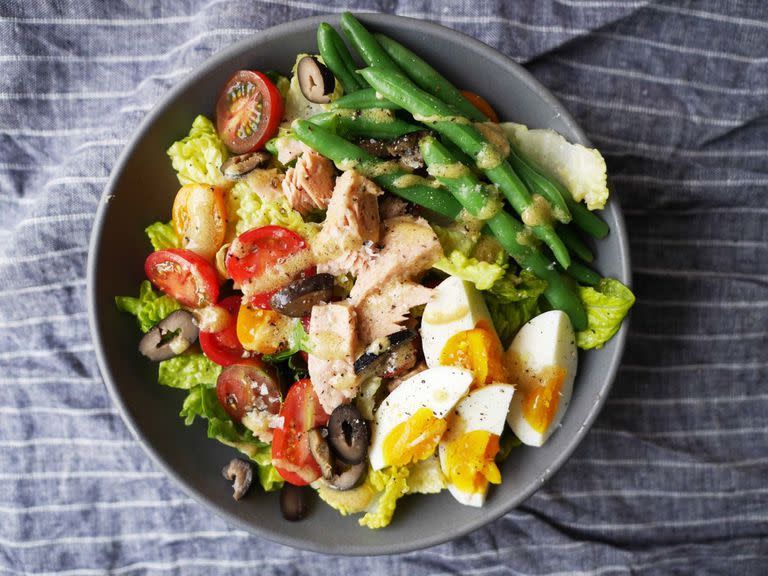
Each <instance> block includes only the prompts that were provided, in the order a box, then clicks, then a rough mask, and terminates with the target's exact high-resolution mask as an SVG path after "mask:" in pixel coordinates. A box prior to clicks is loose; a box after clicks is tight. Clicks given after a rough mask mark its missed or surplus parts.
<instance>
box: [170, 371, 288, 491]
mask: <svg viewBox="0 0 768 576" xmlns="http://www.w3.org/2000/svg"><path fill="white" fill-rule="evenodd" d="M179 415H180V416H181V417H182V418H184V423H185V424H186V425H187V426H189V425H191V424H192V423H193V422H194V421H195V418H197V417H200V418H203V419H205V420H207V421H208V438H214V439H216V440H218V441H219V442H221V443H222V444H226V445H227V446H232V447H233V448H236V449H238V450H239V451H240V452H242V453H243V454H245V455H246V456H248V458H250V459H251V461H253V462H254V463H255V464H256V467H257V469H258V477H259V481H260V482H261V485H262V487H263V488H264V490H266V491H268V492H269V491H272V490H277V489H278V488H280V487H281V486H282V484H283V480H282V478H281V477H280V475H279V474H278V473H277V470H275V467H274V466H272V451H271V447H270V445H269V444H265V443H264V442H260V441H259V440H256V439H255V438H254V437H253V434H252V433H251V431H250V430H248V429H247V428H244V427H242V426H238V425H237V424H235V423H234V422H233V421H232V419H231V418H230V417H229V415H228V414H227V413H226V411H225V410H224V408H222V406H221V404H220V403H219V400H218V398H217V397H216V388H215V387H214V388H211V387H208V386H206V385H204V384H199V385H197V386H194V387H193V388H191V389H190V390H189V394H188V395H187V398H186V399H185V400H184V405H183V406H182V409H181V412H180V414H179Z"/></svg>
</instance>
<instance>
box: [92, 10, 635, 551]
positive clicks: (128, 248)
mask: <svg viewBox="0 0 768 576" xmlns="http://www.w3.org/2000/svg"><path fill="white" fill-rule="evenodd" d="M322 20H325V21H329V22H331V23H333V24H337V23H338V18H337V17H336V16H328V17H326V18H310V19H305V20H300V21H296V22H292V23H289V24H285V25H282V26H278V27H276V28H272V29H269V30H266V31H264V32H261V33H258V34H254V36H253V38H251V39H248V40H245V41H243V42H240V43H239V44H237V45H235V46H233V47H232V48H230V49H228V50H226V51H225V52H223V53H221V54H219V55H217V56H215V57H213V58H212V59H210V60H209V61H207V62H206V63H205V64H204V65H203V66H201V67H200V69H198V70H197V71H196V72H194V73H193V74H191V75H190V77H189V78H187V79H186V80H185V81H183V82H182V83H181V84H180V85H179V86H177V87H176V88H174V90H173V91H171V92H170V93H169V94H168V95H167V96H166V98H164V99H163V101H162V102H161V103H160V104H159V105H158V106H157V107H156V108H155V109H154V110H153V112H152V113H150V114H149V115H148V117H147V118H146V119H145V121H144V122H143V124H142V125H141V127H140V128H139V129H138V131H137V133H136V134H135V136H134V138H133V139H132V141H131V143H130V144H129V145H128V147H127V148H126V150H125V152H124V153H123V156H122V157H121V159H120V161H119V162H118V164H117V165H116V167H115V169H114V171H113V174H112V179H111V181H110V184H109V185H108V187H107V190H106V191H105V193H104V194H105V197H104V199H103V201H102V203H101V206H100V209H99V214H98V216H97V219H96V223H95V226H94V232H93V238H92V244H91V252H90V263H89V301H90V306H91V326H92V331H93V335H94V340H95V343H96V348H97V353H98V357H99V363H100V367H101V370H102V374H103V376H104V379H105V381H106V383H107V386H108V388H109V390H110V393H111V394H112V397H113V399H114V400H115V402H116V403H117V404H118V405H119V406H120V408H121V409H122V413H123V415H124V418H125V420H126V422H127V423H128V425H129V426H130V427H131V429H132V430H133V432H134V433H135V434H136V436H137V437H138V438H140V439H141V440H142V441H143V443H144V445H145V447H146V449H147V451H148V452H149V453H150V454H151V455H152V456H153V457H154V458H155V460H156V461H157V462H158V463H159V464H160V465H161V466H162V467H163V468H164V469H165V470H166V471H167V472H168V474H169V475H171V476H172V477H174V478H175V479H176V480H177V481H178V482H179V483H180V484H181V485H182V486H183V487H184V488H185V489H186V490H187V491H188V492H189V493H191V494H192V495H194V496H195V497H196V498H197V499H198V500H200V501H201V502H203V503H204V504H206V505H208V506H210V507H211V508H212V509H213V510H215V511H216V512H217V513H219V514H221V515H223V516H225V517H226V518H228V519H229V520H230V521H232V522H234V523H236V524H238V525H240V526H242V527H244V528H246V529H249V530H251V531H253V532H255V533H257V534H260V535H262V536H264V537H266V538H269V539H271V540H275V541H278V542H281V543H284V544H288V545H292V546H295V547H298V548H304V549H310V550H315V551H320V552H326V553H340V554H385V553H394V552H404V551H407V550H413V549H417V548H421V547H425V546H429V545H433V544H437V543H439V542H443V541H446V540H449V539H451V538H454V537H456V536H459V535H461V534H464V533H466V532H468V531H470V530H472V529H475V528H477V527H479V526H481V525H483V524H485V523H486V522H489V521H491V520H493V519H495V518H497V517H499V516H501V515H502V514H503V513H505V512H506V511H508V510H509V509H510V508H512V507H513V506H515V505H517V504H519V503H520V502H521V501H522V500H523V499H524V498H526V497H527V496H528V495H530V493H532V492H533V491H534V490H535V489H536V488H538V487H539V486H540V485H541V484H542V483H543V482H544V480H546V478H548V477H549V476H550V475H551V474H552V473H553V472H554V471H555V470H556V469H557V468H558V467H559V466H560V465H561V464H562V462H563V461H564V460H565V459H566V458H567V457H568V455H570V453H571V452H572V450H573V449H574V448H575V447H576V445H577V444H578V442H579V441H580V440H581V438H582V437H583V436H584V434H585V433H586V430H587V428H588V425H589V424H591V422H592V420H593V419H594V417H595V415H596V414H597V411H598V410H599V408H600V406H601V405H602V402H603V399H604V397H605V395H606V393H607V391H608V388H609V387H610V383H611V381H612V379H613V377H614V375H615V371H616V369H617V366H618V362H619V358H620V355H621V351H622V348H623V343H624V329H622V332H621V333H620V334H619V335H618V336H617V337H616V338H614V339H613V340H612V341H611V342H609V343H608V344H607V345H606V346H605V347H604V348H603V349H602V350H599V351H593V352H590V353H588V354H582V355H581V357H580V366H579V375H578V377H577V380H576V385H575V390H574V395H573V400H572V402H571V406H570V408H569V411H568V412H567V414H566V416H565V419H564V420H563V424H562V429H561V430H559V431H558V432H557V433H556V434H555V435H554V436H553V437H552V438H551V439H550V440H549V442H548V443H547V445H546V446H545V447H543V448H539V449H529V448H519V449H517V450H515V451H514V452H513V454H512V456H511V457H510V458H509V459H508V460H507V462H505V465H504V467H503V470H502V474H503V479H504V482H503V484H502V485H501V486H497V487H495V488H493V489H492V492H491V494H490V495H489V498H488V501H487V503H486V505H485V507H484V508H481V509H474V508H468V507H465V506H461V505H460V504H458V503H457V502H455V501H454V500H453V499H452V497H451V496H450V495H449V494H448V493H447V492H444V493H443V494H440V495H438V496H429V497H423V496H416V497H410V498H406V499H404V500H403V501H402V502H401V503H400V504H399V505H398V510H397V513H396V515H395V519H394V520H393V522H392V524H391V526H390V527H389V528H387V529H385V530H379V531H369V530H368V529H365V528H360V527H358V526H357V520H356V518H354V517H346V518H345V517H342V516H340V515H339V514H338V513H337V512H336V511H334V510H332V509H331V508H329V507H327V506H325V505H323V504H317V505H316V506H315V507H314V510H313V512H312V514H311V515H310V517H309V518H308V519H306V520H305V521H303V522H299V523H288V522H286V521H284V520H283V519H282V517H281V515H280V512H279V504H278V498H277V495H276V494H269V495H265V494H264V493H262V492H259V491H254V493H253V494H252V495H251V496H250V497H249V498H247V499H246V500H244V501H241V502H235V501H233V499H232V497H231V489H230V488H229V487H228V486H227V483H226V482H224V481H223V480H222V478H221V476H220V470H221V467H222V465H223V464H224V463H225V462H227V461H228V460H229V459H230V458H231V457H232V456H233V455H234V454H235V452H234V451H233V450H232V449H229V448H227V447H225V446H222V445H220V444H219V443H217V442H215V441H211V440H208V439H207V437H206V433H205V427H204V424H203V423H202V422H200V421H198V422H196V423H195V424H194V425H193V426H191V427H186V426H185V425H184V423H183V422H182V420H181V419H180V418H179V417H178V412H179V410H180V406H181V402H182V399H183V397H184V392H183V391H178V390H173V389H169V388H165V387H162V386H159V385H158V384H157V375H156V371H157V369H156V366H155V365H153V364H150V363H149V362H147V361H145V360H144V359H143V358H142V357H141V356H140V355H139V354H138V352H137V348H136V346H137V342H138V340H139V334H138V331H137V329H136V324H135V322H134V320H133V318H131V317H129V316H128V315H126V314H122V313H120V312H118V310H117V309H116V308H115V305H114V296H115V295H120V294H128V295H132V294H135V293H136V291H137V289H138V285H139V283H140V282H141V281H142V280H143V279H144V275H143V262H144V259H145V257H146V255H147V253H148V252H149V250H150V249H151V247H150V245H149V243H148V241H147V239H146V236H145V234H144V228H145V226H147V225H148V224H150V223H152V222H154V221H156V220H163V221H167V220H168V219H169V218H170V211H171V205H172V202H173V198H174V195H175V193H176V190H177V189H178V187H179V185H178V182H177V181H176V178H175V174H174V172H173V170H172V168H171V165H170V161H169V159H168V157H167V155H166V152H165V151H166V149H167V148H168V146H169V145H170V144H171V143H172V142H173V141H175V140H178V139H179V138H181V137H183V136H184V135H186V133H187V131H188V130H189V127H190V125H191V123H192V120H193V118H194V117H195V116H196V115H197V114H201V113H202V114H206V115H208V116H209V117H212V115H213V109H214V106H215V101H216V97H217V93H218V90H219V88H220V86H221V85H222V84H223V83H224V82H225V81H226V79H227V78H228V76H229V75H231V74H232V72H233V71H235V70H238V69H241V68H255V69H261V70H280V71H283V72H288V71H289V70H290V69H291V66H292V64H293V61H294V57H295V55H296V54H297V53H299V52H313V51H315V50H316V44H315V31H316V27H317V25H318V23H319V22H321V21H322ZM361 20H362V21H364V22H365V23H366V24H369V25H370V26H371V28H373V29H375V30H377V31H381V32H384V33H386V34H389V35H391V36H392V37H394V38H396V39H398V40H400V41H402V42H403V43H405V44H406V45H408V46H410V47H412V48H414V49H415V50H416V51H417V52H418V53H419V54H421V55H422V56H423V57H424V58H426V59H427V60H428V61H429V62H431V63H432V64H433V65H434V66H435V67H436V68H437V69H438V70H441V71H443V72H444V73H445V74H446V76H448V77H449V78H450V79H451V80H452V81H454V82H455V83H457V85H459V86H461V87H462V88H468V89H472V90H474V91H476V92H478V93H480V94H482V95H483V96H485V97H486V98H487V99H488V100H489V101H490V103H491V104H492V105H493V106H494V108H495V109H496V110H497V111H498V113H499V116H500V117H501V118H503V119H507V120H511V121H516V122H521V123H524V124H527V125H529V126H531V127H539V128H552V129H554V130H557V131H558V132H560V133H562V134H564V135H565V136H566V137H567V138H568V139H570V140H573V141H576V142H586V141H585V138H584V135H583V133H582V132H581V131H580V130H579V129H578V127H577V126H576V125H575V123H574V122H573V120H572V119H571V118H570V116H569V115H568V114H567V112H566V111H565V110H563V109H562V108H561V107H560V105H559V104H558V103H557V102H556V101H555V100H554V98H553V97H552V96H551V95H549V93H548V92H546V91H545V90H544V89H543V88H542V87H541V86H540V85H539V84H538V83H537V82H536V81H535V80H533V79H532V78H531V77H530V75H528V74H527V72H525V71H524V70H523V69H522V68H521V67H519V66H517V65H516V64H514V63H513V62H512V61H510V60H509V59H507V58H506V57H504V56H502V55H500V54H499V53H497V52H495V51H494V50H492V49H490V48H488V47H487V46H485V45H483V44H481V43H480V42H477V41H475V40H473V39H470V38H468V37H466V36H464V35H461V34H459V33H456V32H453V31H451V30H448V29H446V28H442V27H439V26H436V25H432V24H429V23H425V22H422V21H416V20H411V19H406V18H399V17H394V16H385V15H365V16H363V17H361ZM457 62H461V63H462V65H461V66H460V67H459V66H456V63H457ZM604 217H605V218H606V219H607V221H608V222H609V224H610V226H611V230H612V232H611V234H610V235H609V236H608V238H606V239H605V240H603V241H601V242H600V244H599V249H598V252H597V253H598V257H597V261H596V263H595V266H596V268H597V269H598V270H600V272H602V273H603V275H606V276H613V277H615V278H619V279H620V280H622V281H624V282H627V281H628V280H629V268H628V254H627V248H626V238H625V233H624V228H623V222H622V219H621V214H620V211H619V208H618V205H617V202H616V201H615V200H613V201H612V202H611V203H610V206H609V208H608V210H606V212H605V213H604Z"/></svg>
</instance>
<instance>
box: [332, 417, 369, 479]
mask: <svg viewBox="0 0 768 576" xmlns="http://www.w3.org/2000/svg"><path fill="white" fill-rule="evenodd" d="M369 440H370V431H369V430H368V423H367V422H366V421H365V419H364V418H363V416H362V414H360V410H358V409H357V407H356V406H355V405H353V404H342V405H341V406H337V407H336V408H335V409H334V411H333V412H332V413H331V417H330V419H329V420H328V443H329V444H330V446H331V449H332V450H333V453H334V454H335V455H336V456H337V457H338V458H339V459H340V460H342V461H344V462H346V463H347V464H359V463H360V462H362V461H363V460H365V456H366V454H368V442H369Z"/></svg>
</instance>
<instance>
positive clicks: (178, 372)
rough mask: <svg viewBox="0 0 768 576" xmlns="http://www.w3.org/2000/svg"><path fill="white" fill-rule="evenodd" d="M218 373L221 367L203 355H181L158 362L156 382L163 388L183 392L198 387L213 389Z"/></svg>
mask: <svg viewBox="0 0 768 576" xmlns="http://www.w3.org/2000/svg"><path fill="white" fill-rule="evenodd" d="M220 373H221V366H219V365H218V364H216V363H214V362H211V361H210V360H209V359H208V358H207V357H206V356H205V355H204V354H182V355H181V356H176V357H174V358H170V359H168V360H163V361H162V362H160V364H159V365H158V368H157V380H158V382H159V383H160V384H162V385H163V386H170V387H171V388H183V389H185V390H189V389H190V388H193V387H195V386H199V385H203V386H206V387H208V388H215V387H216V379H217V378H218V377H219V374H220Z"/></svg>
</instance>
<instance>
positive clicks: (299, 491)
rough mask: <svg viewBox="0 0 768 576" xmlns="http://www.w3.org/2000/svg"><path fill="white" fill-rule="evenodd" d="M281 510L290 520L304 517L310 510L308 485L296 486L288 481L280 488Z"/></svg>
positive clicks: (284, 516) (294, 520) (293, 520)
mask: <svg viewBox="0 0 768 576" xmlns="http://www.w3.org/2000/svg"><path fill="white" fill-rule="evenodd" d="M280 511H281V512H282V513H283V518H285V519H286V520H288V521H289V522H296V521H298V520H301V519H303V518H304V517H305V516H306V515H307V512H309V493H308V489H307V486H294V485H293V484H289V483H288V482H286V483H285V484H283V487H282V489H281V490H280Z"/></svg>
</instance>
